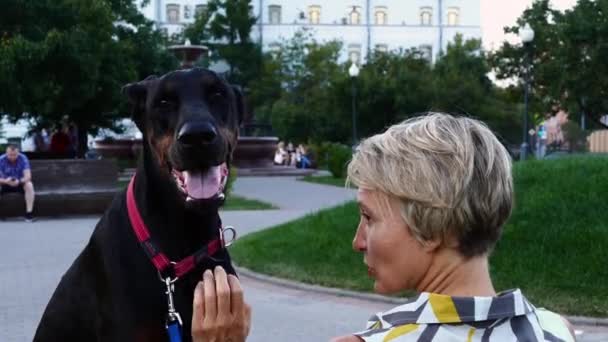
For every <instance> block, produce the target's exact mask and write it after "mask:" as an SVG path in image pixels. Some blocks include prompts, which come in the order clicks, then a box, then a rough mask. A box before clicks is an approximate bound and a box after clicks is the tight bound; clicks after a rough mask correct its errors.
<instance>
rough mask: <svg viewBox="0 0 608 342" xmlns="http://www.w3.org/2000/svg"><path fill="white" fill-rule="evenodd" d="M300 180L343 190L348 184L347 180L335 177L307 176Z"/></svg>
mask: <svg viewBox="0 0 608 342" xmlns="http://www.w3.org/2000/svg"><path fill="white" fill-rule="evenodd" d="M300 180H302V181H305V182H309V183H317V184H325V185H333V186H339V187H341V188H343V187H344V184H345V182H346V179H345V178H335V177H333V176H320V177H315V176H305V177H302V178H300Z"/></svg>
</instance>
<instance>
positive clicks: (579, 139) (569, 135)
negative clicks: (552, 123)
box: [562, 121, 587, 152]
mask: <svg viewBox="0 0 608 342" xmlns="http://www.w3.org/2000/svg"><path fill="white" fill-rule="evenodd" d="M562 131H563V132H564V140H566V143H567V144H568V150H570V151H571V152H586V151H587V133H586V132H585V131H583V130H582V129H581V127H580V126H579V125H577V124H576V123H575V122H572V121H568V122H566V123H565V124H563V125H562Z"/></svg>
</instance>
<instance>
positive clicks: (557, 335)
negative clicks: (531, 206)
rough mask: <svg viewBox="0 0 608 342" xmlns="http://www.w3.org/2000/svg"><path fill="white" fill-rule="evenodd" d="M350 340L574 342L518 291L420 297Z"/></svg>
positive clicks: (560, 322)
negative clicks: (487, 294)
mask: <svg viewBox="0 0 608 342" xmlns="http://www.w3.org/2000/svg"><path fill="white" fill-rule="evenodd" d="M355 335H356V336H359V337H360V338H362V339H363V340H364V341H366V342H389V341H390V342H408V341H441V342H452V341H454V342H456V341H458V342H475V341H479V342H494V341H551V342H557V341H574V338H573V337H572V335H571V334H570V331H569V329H568V327H567V326H566V324H565V323H564V321H563V320H562V318H561V317H560V316H559V315H557V314H555V313H553V312H551V311H547V310H544V309H537V308H535V307H534V306H533V305H532V304H530V302H528V300H526V298H525V297H524V296H523V295H522V293H521V291H520V290H519V289H516V290H510V291H506V292H503V293H500V294H498V295H497V296H496V297H450V296H446V295H440V294H435V293H428V292H423V293H421V294H420V295H418V296H417V297H415V298H412V300H410V301H408V302H407V303H405V304H402V305H400V306H397V307H395V308H393V309H391V310H389V311H386V312H382V313H378V314H376V315H374V316H372V318H370V320H369V321H368V324H367V330H364V331H361V332H358V333H356V334H355Z"/></svg>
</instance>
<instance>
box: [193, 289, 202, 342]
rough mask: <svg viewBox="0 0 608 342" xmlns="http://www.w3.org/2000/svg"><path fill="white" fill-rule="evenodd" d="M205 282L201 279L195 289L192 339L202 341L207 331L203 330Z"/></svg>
mask: <svg viewBox="0 0 608 342" xmlns="http://www.w3.org/2000/svg"><path fill="white" fill-rule="evenodd" d="M203 288H204V286H203V282H201V281H199V282H198V284H197V285H196V288H195V289H194V302H193V304H192V339H193V341H196V342H197V341H201V340H202V338H203V336H204V333H205V331H204V330H203V317H205V299H204V290H203Z"/></svg>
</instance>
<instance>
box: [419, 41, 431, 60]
mask: <svg viewBox="0 0 608 342" xmlns="http://www.w3.org/2000/svg"><path fill="white" fill-rule="evenodd" d="M418 49H419V50H420V55H421V57H422V58H424V59H426V60H427V61H428V62H429V63H432V62H433V46H432V45H420V47H419V48H418Z"/></svg>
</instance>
